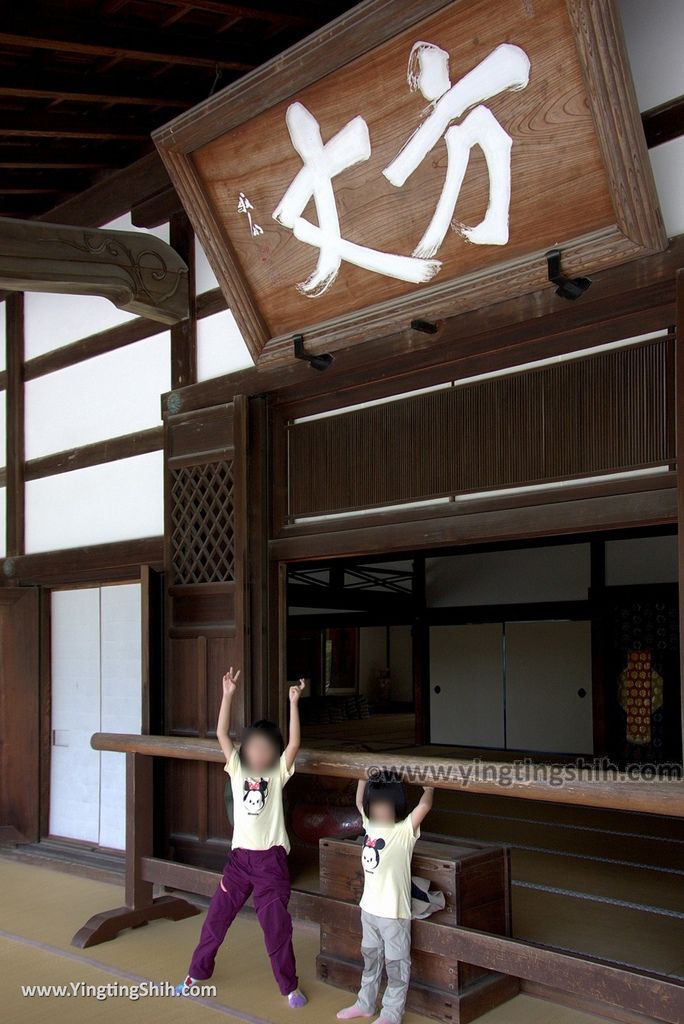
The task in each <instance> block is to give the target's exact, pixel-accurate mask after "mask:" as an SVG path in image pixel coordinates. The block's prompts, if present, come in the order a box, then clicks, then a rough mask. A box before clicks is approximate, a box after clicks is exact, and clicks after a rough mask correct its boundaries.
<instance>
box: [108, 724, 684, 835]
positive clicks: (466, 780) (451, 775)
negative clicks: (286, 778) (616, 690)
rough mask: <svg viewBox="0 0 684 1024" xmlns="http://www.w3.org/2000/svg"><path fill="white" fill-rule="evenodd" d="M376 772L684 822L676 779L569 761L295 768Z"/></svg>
mask: <svg viewBox="0 0 684 1024" xmlns="http://www.w3.org/2000/svg"><path fill="white" fill-rule="evenodd" d="M90 742H91V746H92V747H93V749H95V750H112V751H119V752H122V753H128V754H143V755H149V756H151V757H168V758H175V759H180V760H188V761H214V762H216V763H217V764H223V763H224V761H225V758H224V756H223V754H222V752H221V750H220V748H219V746H218V744H217V743H216V740H212V739H202V738H196V737H185V736H148V735H145V736H140V735H134V734H129V733H106V732H96V733H94V734H93V736H92V737H91V741H90ZM377 769H394V770H397V771H400V772H401V773H402V775H403V777H404V779H405V781H406V782H408V783H414V784H416V785H433V786H435V787H436V788H437V789H456V790H465V791H466V792H471V793H487V794H489V795H496V796H509V797H514V798H517V799H522V800H541V801H544V802H547V803H560V804H580V805H584V806H586V807H601V808H603V809H604V810H616V811H637V812H641V813H645V814H664V815H669V816H671V817H677V818H684V781H683V780H680V779H658V780H654V781H646V780H643V779H639V780H633V779H630V778H629V777H628V776H627V775H626V774H625V773H617V772H615V773H613V772H599V771H590V770H588V769H584V770H580V769H577V768H575V767H574V766H573V765H567V764H563V765H553V764H551V763H549V764H546V765H543V764H542V765H539V764H534V765H531V764H530V765H528V764H527V763H526V762H523V761H518V762H496V761H487V762H483V761H478V760H473V759H470V760H469V759H465V758H463V759H461V758H441V757H425V756H422V757H411V755H410V754H404V755H397V754H387V753H374V754H367V753H357V752H355V751H338V750H315V749H311V748H303V749H302V750H300V751H299V754H298V755H297V771H298V772H301V773H303V774H305V775H327V776H334V777H337V778H348V779H361V778H366V777H368V776H369V773H370V774H371V775H372V773H373V771H374V770H377ZM570 772H572V773H574V777H572V778H571V777H570V774H569V773H570ZM559 780H560V781H559Z"/></svg>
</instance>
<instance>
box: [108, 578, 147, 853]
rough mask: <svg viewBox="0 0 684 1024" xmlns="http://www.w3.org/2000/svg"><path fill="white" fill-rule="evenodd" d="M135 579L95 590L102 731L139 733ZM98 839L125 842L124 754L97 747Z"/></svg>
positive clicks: (138, 595) (120, 845) (137, 591)
mask: <svg viewBox="0 0 684 1024" xmlns="http://www.w3.org/2000/svg"><path fill="white" fill-rule="evenodd" d="M140 600H141V592H140V584H139V583H132V584H126V585H125V586H118V587H103V588H102V590H101V602H100V606H101V648H100V650H101V673H100V674H101V715H100V720H101V725H100V728H101V730H102V731H103V732H129V733H139V732H140V730H141V728H142V717H141V685H142V679H141V609H140ZM100 780H101V781H100V845H101V846H111V847H113V848H114V849H123V848H124V847H125V845H126V755H125V754H116V753H113V752H111V751H103V752H102V754H101V762H100Z"/></svg>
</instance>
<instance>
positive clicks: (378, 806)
mask: <svg viewBox="0 0 684 1024" xmlns="http://www.w3.org/2000/svg"><path fill="white" fill-rule="evenodd" d="M368 809H369V811H370V820H371V821H375V822H377V823H378V825H393V824H394V822H395V815H394V804H393V803H391V801H389V800H372V801H371V804H370V807H369V808H368Z"/></svg>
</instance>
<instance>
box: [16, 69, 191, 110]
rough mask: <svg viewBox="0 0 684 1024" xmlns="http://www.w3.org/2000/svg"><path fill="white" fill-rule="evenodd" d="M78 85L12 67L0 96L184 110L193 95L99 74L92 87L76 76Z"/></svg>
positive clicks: (70, 81)
mask: <svg viewBox="0 0 684 1024" xmlns="http://www.w3.org/2000/svg"><path fill="white" fill-rule="evenodd" d="M78 82H79V88H75V82H74V79H73V78H70V79H69V81H68V82H65V81H64V80H63V79H61V78H60V76H59V75H54V76H53V75H52V74H47V75H41V76H37V75H35V74H33V73H31V74H22V73H21V72H17V71H15V70H12V72H11V75H10V81H9V82H0V96H6V97H9V98H10V99H12V98H17V99H31V100H59V101H60V102H64V103H111V104H121V105H123V106H132V107H173V108H174V109H177V110H186V109H187V108H188V107H189V106H191V104H192V102H193V98H185V99H182V98H180V97H178V96H160V95H158V94H155V93H154V92H148V91H146V90H145V89H144V88H143V87H141V86H139V85H137V84H135V85H134V84H132V83H131V82H129V83H128V85H125V83H124V81H123V80H121V81H119V82H111V83H108V82H107V81H106V80H105V81H103V80H102V77H101V76H98V80H97V82H96V83H95V84H94V85H93V86H92V87H91V88H84V85H83V79H82V78H80V79H78Z"/></svg>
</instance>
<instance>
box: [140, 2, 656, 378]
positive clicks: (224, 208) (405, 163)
mask: <svg viewBox="0 0 684 1024" xmlns="http://www.w3.org/2000/svg"><path fill="white" fill-rule="evenodd" d="M154 138H155V142H156V144H157V146H158V148H159V151H160V153H161V155H162V157H163V159H164V161H165V163H166V165H167V168H168V170H169V174H170V176H171V178H172V181H173V183H174V185H175V187H176V189H177V190H178V193H179V195H180V197H181V199H182V201H183V203H184V205H185V206H186V209H187V211H188V214H189V216H190V218H191V220H192V221H193V224H194V226H195V230H196V232H197V234H198V236H199V239H200V241H201V243H202V245H203V246H204V248H205V251H206V252H207V255H208V257H209V260H210V262H211V263H212V266H213V268H214V271H215V273H216V276H217V278H218V281H219V284H220V286H221V289H222V290H223V292H224V295H225V297H226V300H227V302H228V303H229V305H230V307H231V309H232V310H233V313H234V315H235V317H236V319H237V322H238V324H239V326H240V329H241V331H242V333H243V336H244V338H245V341H246V342H247V345H248V346H249V349H250V351H251V353H252V355H253V356H254V358H255V359H258V358H261V359H262V360H264V359H269V360H278V359H285V358H288V359H289V358H292V342H291V339H292V336H293V335H294V334H304V336H305V339H306V343H307V349H308V350H309V351H312V352H316V351H323V350H325V349H334V348H336V347H340V346H342V345H349V344H352V343H356V342H360V341H364V340H366V339H368V338H371V337H377V336H379V335H385V334H389V333H392V332H393V331H397V330H402V329H405V328H407V327H408V326H409V324H410V322H411V320H412V319H414V318H416V317H420V318H421V319H424V320H425V319H431V320H434V319H436V318H440V317H445V316H453V315H455V314H457V313H459V312H463V311H465V310H468V309H474V308H478V307H480V306H483V305H486V304H489V303H492V302H496V301H500V300H502V299H504V298H508V297H511V296H515V295H519V294H523V293H525V292H529V291H532V290H537V289H539V288H541V287H543V286H544V285H545V284H547V282H548V272H547V264H546V260H545V253H546V252H547V251H548V250H549V249H560V251H561V260H562V265H563V271H564V272H565V273H566V274H571V275H574V274H586V273H591V272H593V271H597V270H600V269H602V268H605V267H608V266H612V265H615V264H618V263H621V262H624V261H626V260H629V259H633V258H634V257H636V256H639V255H643V254H644V253H648V252H654V251H658V250H661V249H663V248H664V247H665V245H666V238H665V235H664V232H663V228H662V221H661V218H660V214H659V211H658V204H657V198H656V193H655V188H654V185H653V180H652V176H651V171H650V164H649V161H648V156H647V152H646V146H645V141H644V136H643V130H642V127H641V121H640V118H639V113H638V109H637V106H636V102H635V99H634V93H633V87H632V83H631V79H630V75H629V70H628V64H627V61H626V58H625V55H624V48H623V42H622V35H621V26H620V23H619V18H618V15H617V13H616V11H615V9H614V3H613V0H600V2H599V0H567V2H566V0H452V2H450V3H444V2H443V0H442V2H439V0H414V2H407V0H369V2H367V3H365V4H362V5H360V6H359V7H357V8H354V9H353V10H352V11H350V12H349V13H348V14H346V15H344V16H343V17H342V18H340V19H338V21H337V22H334V23H333V24H332V25H330V26H327V27H326V28H324V29H322V30H320V31H319V32H318V33H316V34H315V35H313V36H311V37H309V39H307V40H304V42H302V43H300V44H298V45H297V46H296V47H294V48H293V49H291V50H289V51H287V52H286V53H285V54H283V55H282V56H281V57H279V58H276V59H275V60H273V61H271V62H270V63H269V64H266V65H264V67H262V68H260V69H257V70H256V71H255V72H253V73H251V74H249V75H247V76H245V77H244V78H242V79H240V80H239V81H237V82H235V83H234V84H232V85H230V86H228V87H227V88H226V89H224V90H223V91H222V92H221V93H219V94H218V95H216V96H213V97H211V98H210V99H209V100H206V101H205V102H204V103H202V104H200V105H199V106H197V107H195V108H194V109H193V110H190V111H188V112H187V113H185V114H183V115H181V116H180V117H179V118H177V119H176V120H174V121H172V122H171V123H170V124H169V125H166V126H165V127H163V128H161V129H159V130H158V131H157V132H156V133H155V136H154ZM549 287H550V286H549ZM559 301H561V300H559Z"/></svg>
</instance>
